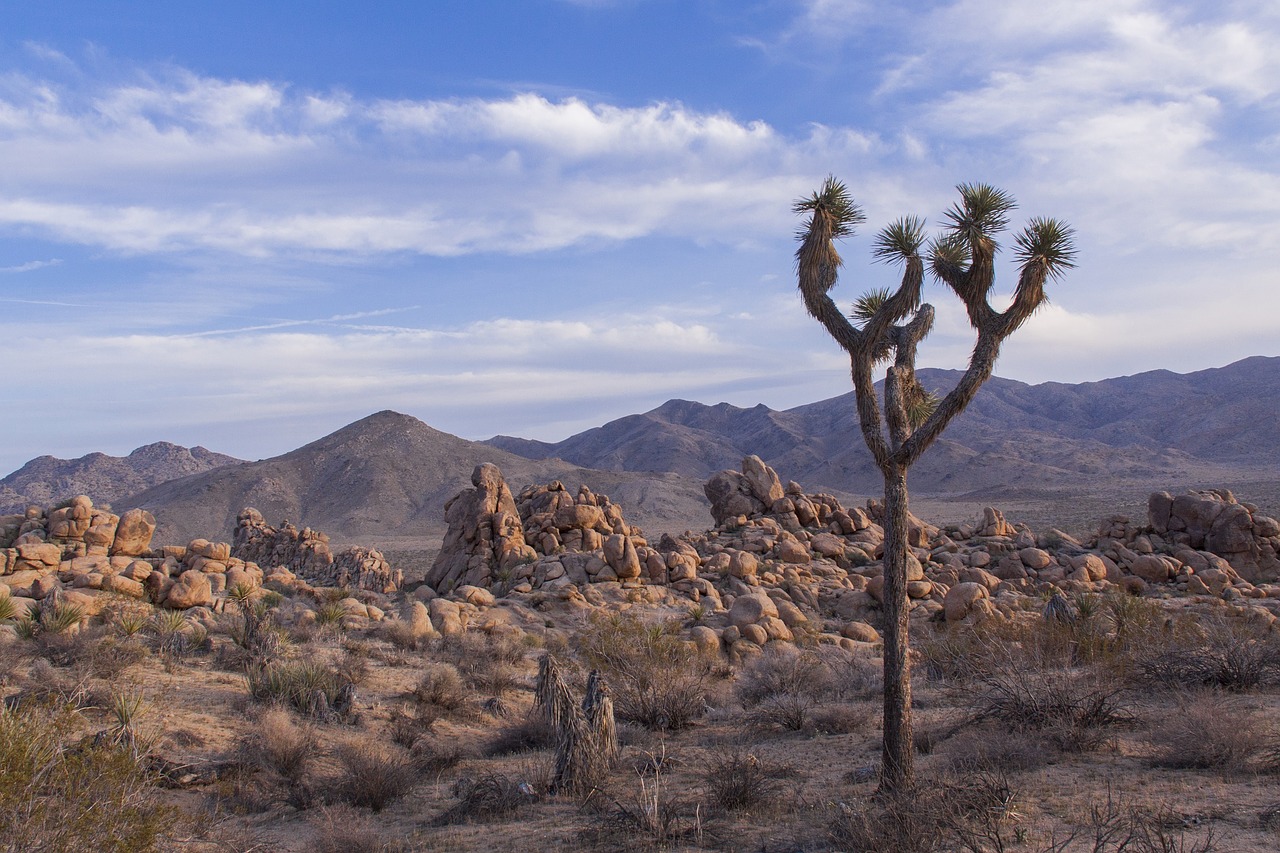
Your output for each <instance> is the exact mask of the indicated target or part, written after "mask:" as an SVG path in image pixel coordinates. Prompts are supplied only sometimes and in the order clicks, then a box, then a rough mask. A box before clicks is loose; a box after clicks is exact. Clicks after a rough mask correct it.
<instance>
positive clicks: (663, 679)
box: [578, 613, 712, 730]
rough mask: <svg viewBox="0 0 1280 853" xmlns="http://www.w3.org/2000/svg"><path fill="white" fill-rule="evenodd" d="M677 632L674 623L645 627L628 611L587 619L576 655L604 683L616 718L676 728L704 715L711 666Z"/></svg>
mask: <svg viewBox="0 0 1280 853" xmlns="http://www.w3.org/2000/svg"><path fill="white" fill-rule="evenodd" d="M678 630H679V625H678V624H648V623H645V622H643V621H641V620H640V619H639V618H637V617H636V616H634V615H632V614H630V613H610V614H593V615H592V616H591V618H590V622H589V624H588V626H587V628H586V630H585V631H583V632H582V634H581V635H580V636H579V638H578V639H579V653H580V654H581V656H582V657H583V659H584V660H586V661H587V663H588V664H589V665H590V666H592V667H594V668H596V669H598V670H599V671H600V673H601V674H602V675H603V676H604V677H605V678H606V679H607V680H608V683H609V686H610V687H611V688H612V690H613V696H614V701H615V703H616V709H617V715H618V719H620V720H625V721H628V722H633V723H636V724H638V725H641V726H644V727H645V728H648V729H659V730H675V729H682V728H685V727H686V726H688V725H689V724H690V723H692V722H693V721H694V720H696V719H698V718H699V717H701V716H702V715H703V714H704V713H705V712H706V708H707V689H708V680H709V679H710V677H711V669H712V663H711V661H710V660H709V659H707V658H705V657H703V656H702V655H701V654H699V653H698V651H697V649H696V648H694V647H693V645H692V644H690V643H687V642H685V641H684V640H682V639H681V638H680V637H679V636H677V633H676V632H677V631H678Z"/></svg>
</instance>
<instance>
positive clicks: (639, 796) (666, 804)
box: [607, 764, 704, 849]
mask: <svg viewBox="0 0 1280 853" xmlns="http://www.w3.org/2000/svg"><path fill="white" fill-rule="evenodd" d="M637 777H638V779H637V782H638V785H637V790H636V791H635V792H634V795H633V796H631V797H630V798H628V799H627V800H626V801H623V800H619V799H615V800H614V801H613V809H612V810H611V811H609V812H608V814H607V820H608V821H609V828H610V829H612V830H613V831H614V832H615V833H622V834H625V835H626V836H627V837H628V839H629V842H630V845H631V846H640V845H644V846H649V847H655V848H658V849H666V848H668V847H670V846H671V845H674V844H679V843H682V842H692V843H693V844H698V843H699V842H701V841H702V835H703V819H704V815H703V808H702V804H701V803H691V802H689V801H688V800H687V799H685V798H682V797H680V796H677V795H675V794H671V793H668V792H667V791H666V786H665V783H664V779H663V771H662V769H661V765H660V764H655V765H654V766H653V769H652V770H651V771H648V772H641V773H638V774H637Z"/></svg>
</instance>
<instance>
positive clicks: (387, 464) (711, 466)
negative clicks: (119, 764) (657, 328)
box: [0, 357, 1280, 549]
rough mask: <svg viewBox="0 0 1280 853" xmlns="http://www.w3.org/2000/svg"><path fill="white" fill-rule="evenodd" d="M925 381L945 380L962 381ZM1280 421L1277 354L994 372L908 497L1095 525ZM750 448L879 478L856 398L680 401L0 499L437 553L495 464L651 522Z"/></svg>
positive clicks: (698, 512) (805, 482)
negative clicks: (1043, 375) (1162, 365)
mask: <svg viewBox="0 0 1280 853" xmlns="http://www.w3.org/2000/svg"><path fill="white" fill-rule="evenodd" d="M919 375H920V379H921V381H922V382H923V384H924V385H925V386H926V387H927V388H930V389H937V390H946V389H947V388H949V387H951V384H952V383H954V382H955V381H956V379H957V378H958V376H959V373H958V372H957V371H945V370H921V371H920V373H919ZM1278 413H1280V358H1268V357H1255V358H1249V359H1245V360H1243V361H1239V362H1236V363H1234V364H1231V365H1228V366H1226V367H1222V368H1215V369H1212V370H1203V371H1197V372H1195V373H1189V374H1184V375H1179V374H1175V373H1170V372H1168V371H1152V372H1149V373H1143V374H1138V375H1136V376H1130V377H1122V378H1119V379H1108V380H1104V381H1102V382H1093V383H1084V384H1080V385H1066V384H1062V383H1044V384H1041V385H1034V386H1032V385H1027V384H1025V383H1021V382H1016V381H1012V380H1007V379H1001V378H992V379H991V380H990V381H989V382H988V383H987V384H986V385H985V386H983V388H982V390H981V391H980V392H979V394H978V396H977V398H976V399H975V400H974V402H973V404H972V405H971V406H970V407H969V409H968V410H967V411H966V412H965V413H964V414H963V415H961V416H960V417H959V418H957V419H956V421H955V422H953V423H952V425H951V426H950V428H949V429H948V430H947V432H946V433H944V437H943V438H942V439H940V440H939V441H938V442H937V443H936V444H935V445H934V446H933V447H932V448H930V449H929V451H928V452H926V454H925V455H924V457H923V458H922V459H921V460H920V461H919V462H918V463H917V464H916V466H915V467H914V468H913V469H912V473H911V486H912V494H913V497H915V498H922V497H928V496H933V497H935V498H936V499H937V502H936V503H937V506H938V507H941V508H942V509H941V510H940V511H946V512H951V511H952V510H953V509H954V511H955V512H957V513H963V514H966V515H967V514H970V513H972V511H973V503H974V502H976V501H980V502H981V503H994V504H996V505H1003V504H1004V502H1005V501H1006V500H1009V499H1014V498H1017V499H1020V500H1022V501H1023V505H1024V506H1025V507H1026V508H1027V510H1028V511H1033V510H1036V504H1035V502H1036V501H1041V498H1044V499H1045V500H1044V501H1041V504H1043V510H1044V513H1052V515H1053V516H1054V518H1055V519H1056V516H1057V515H1058V514H1059V513H1060V512H1061V511H1062V510H1063V509H1064V508H1066V509H1069V510H1071V511H1073V512H1074V513H1075V515H1076V516H1077V517H1076V519H1075V520H1076V521H1077V522H1078V523H1080V524H1091V523H1094V521H1095V520H1096V518H1097V517H1099V516H1098V515H1096V514H1095V513H1097V512H1101V511H1105V510H1106V509H1108V508H1109V507H1110V506H1111V504H1110V501H1111V500H1112V498H1113V497H1114V496H1115V495H1116V494H1118V493H1119V492H1120V491H1125V490H1127V493H1128V495H1129V498H1130V499H1132V500H1134V501H1138V500H1140V501H1141V502H1142V505H1145V499H1146V498H1145V495H1146V492H1145V491H1143V489H1146V488H1148V487H1154V488H1160V489H1166V488H1167V489H1175V490H1176V489H1179V488H1185V487H1192V486H1194V487H1204V486H1212V485H1218V484H1221V483H1229V482H1253V483H1262V484H1263V485H1264V486H1266V484H1268V483H1273V482H1277V481H1278V478H1277V469H1278V468H1280V418H1277V414H1278ZM747 454H757V455H759V456H761V457H762V458H763V459H765V461H767V462H768V463H769V464H770V465H772V466H773V467H774V468H775V469H776V470H777V471H778V473H779V474H780V475H781V476H782V478H783V479H784V481H785V480H795V481H797V482H799V483H800V484H801V485H802V486H803V487H804V488H805V489H806V490H808V491H810V492H813V491H819V490H823V491H832V492H835V493H837V494H841V495H843V496H844V499H847V500H852V501H857V500H859V498H857V497H856V496H857V495H863V496H865V495H878V494H880V491H881V488H882V480H881V478H880V475H879V473H878V472H877V471H876V470H875V468H874V466H873V464H872V462H871V459H870V456H869V454H868V452H867V450H866V447H865V445H864V444H863V441H862V437H861V435H860V433H859V432H858V428H857V421H856V416H855V412H854V402H853V394H852V393H849V394H845V395H841V396H839V397H834V398H831V399H829V400H823V401H820V402H817V403H811V404H808V405H804V406H798V407H796V408H793V409H789V410H786V411H774V410H772V409H770V408H768V407H767V406H764V405H757V406H754V407H751V408H745V409H744V408H739V407H736V406H731V405H729V404H727V403H719V404H717V405H704V404H702V403H696V402H691V401H686V400H670V401H668V402H666V403H664V404H662V405H661V406H659V407H657V408H656V409H653V410H652V411H650V412H646V413H644V414H639V415H629V416H627V417H624V418H619V419H617V420H615V421H611V422H610V423H607V424H605V425H603V426H601V427H597V428H595V429H591V430H587V431H586V432H583V433H580V434H578V435H575V436H571V437H569V438H567V439H565V440H564V441H561V442H554V443H552V442H538V441H531V440H527V439H519V438H511V437H503V436H498V437H495V438H493V439H490V440H489V441H487V442H475V441H468V440H466V439H462V438H459V437H457V436H453V435H450V434H448V433H444V432H441V431H439V430H436V429H433V428H432V427H430V426H428V425H427V424H425V423H423V422H422V421H420V420H418V419H416V418H413V417H410V416H408V415H403V414H399V413H396V412H391V411H384V412H378V413H376V414H373V415H370V416H368V417H366V418H363V419H361V420H359V421H356V422H355V423H352V424H350V425H348V426H346V427H343V428H342V429H340V430H338V431H336V432H334V433H332V434H330V435H328V436H325V437H323V438H320V439H318V440H316V441H313V442H311V443H310V444H307V445H305V446H303V447H300V448H298V449H297V450H294V451H291V452H289V453H285V454H283V455H281V456H277V457H274V458H272V459H266V460H262V461H260V462H241V461H239V460H236V459H234V458H232V457H230V456H224V455H222V454H215V453H211V452H210V451H207V450H205V449H204V448H198V447H197V448H192V449H190V450H188V449H186V448H181V447H179V446H177V445H172V444H168V443H165V442H160V443H157V444H152V445H147V446H146V447H142V448H139V449H138V450H136V451H134V452H133V453H131V454H130V455H129V456H128V457H109V456H105V455H104V454H90V455H89V456H86V457H82V458H81V459H78V460H70V461H68V460H57V459H53V458H52V457H40V458H39V459H34V460H32V461H31V462H29V463H28V464H27V465H24V466H23V467H22V468H21V469H19V470H18V471H16V472H14V473H13V474H11V475H9V476H8V477H6V478H4V479H3V480H0V489H4V490H5V491H0V504H9V505H11V506H12V505H14V504H15V501H14V500H13V498H12V496H14V495H17V496H18V497H19V500H18V501H16V503H18V504H21V505H25V504H26V503H28V502H30V503H41V504H45V505H48V504H50V503H54V502H56V501H57V500H60V499H61V498H62V497H67V496H70V495H74V494H80V493H84V494H88V495H90V496H92V497H93V498H94V499H95V500H99V501H111V502H113V503H115V504H116V505H117V506H118V507H120V508H124V507H125V506H126V505H127V506H129V507H135V506H136V507H142V508H145V509H150V510H151V511H153V512H154V513H155V515H156V517H157V520H158V521H159V523H160V529H159V530H158V532H157V538H156V541H161V542H179V543H181V542H186V541H188V540H190V539H192V538H195V537H198V536H202V537H209V538H229V537H230V535H231V531H232V530H233V529H234V524H235V517H236V515H237V513H238V512H239V511H240V510H241V509H242V508H243V507H245V506H253V507H256V508H257V509H259V510H260V511H262V512H263V514H264V515H265V516H266V517H267V519H268V520H269V521H270V522H271V523H273V524H276V523H279V522H280V521H282V520H285V519H287V520H289V521H292V522H294V523H295V524H298V525H300V526H301V525H307V526H312V527H315V528H318V529H320V530H323V531H324V532H326V533H328V534H330V535H331V536H333V537H334V540H335V542H353V543H359V544H374V545H378V546H383V545H385V544H387V543H391V544H393V545H394V544H395V543H396V542H401V543H403V546H404V547H405V548H411V549H412V548H420V547H425V548H428V549H430V548H432V547H435V546H437V545H438V543H439V537H440V535H441V534H442V533H443V530H444V516H443V511H444V503H445V501H447V500H448V499H449V498H450V497H452V496H453V495H455V494H457V492H458V491H459V490H461V489H463V488H465V487H467V486H468V485H470V482H469V481H470V475H471V472H472V470H473V469H474V468H475V466H476V465H478V464H480V463H481V462H493V463H495V464H497V465H498V466H499V467H500V468H501V469H502V471H503V474H504V475H505V477H506V480H507V483H508V485H509V486H510V487H511V489H512V490H513V491H517V492H518V491H519V490H520V488H522V487H523V486H525V485H529V484H534V483H546V482H548V481H550V480H553V479H559V480H561V481H562V482H564V483H565V485H566V486H568V487H569V488H570V489H571V490H576V489H577V488H578V486H580V485H583V484H585V485H589V486H590V487H591V489H592V490H593V491H595V492H596V493H597V494H606V495H609V496H610V497H611V498H612V499H613V500H614V501H616V502H617V503H619V504H621V505H622V507H623V510H624V512H625V513H626V516H627V518H628V520H629V521H631V522H632V523H634V524H639V525H640V526H641V527H643V528H644V529H645V530H646V531H647V532H649V533H651V534H654V533H658V532H662V531H680V530H684V529H686V528H700V527H702V526H705V525H706V524H708V523H709V521H710V514H709V512H708V507H707V503H706V500H705V497H704V496H703V494H702V484H703V483H704V482H705V480H706V478H707V477H708V476H709V475H710V474H712V473H715V472H716V471H719V470H722V469H724V468H736V467H738V466H739V465H740V463H741V461H742V457H743V456H745V455H747ZM1120 487H1124V488H1120ZM1268 488H1269V487H1268ZM1064 495H1066V496H1069V499H1068V500H1067V502H1066V503H1064V502H1063V501H1064ZM1045 501H1048V503H1045ZM981 503H979V504H978V506H979V507H980V506H981ZM943 504H946V505H947V506H949V507H952V509H946V508H945V507H943V506H942V505H943ZM1111 511H1114V510H1113V509H1112V510H1111ZM1042 517H1045V518H1047V516H1044V515H1042Z"/></svg>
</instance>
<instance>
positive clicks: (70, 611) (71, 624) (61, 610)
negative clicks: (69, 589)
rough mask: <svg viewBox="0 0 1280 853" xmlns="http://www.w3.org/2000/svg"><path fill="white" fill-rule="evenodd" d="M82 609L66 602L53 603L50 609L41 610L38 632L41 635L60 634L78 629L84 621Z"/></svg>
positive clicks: (77, 605)
mask: <svg viewBox="0 0 1280 853" xmlns="http://www.w3.org/2000/svg"><path fill="white" fill-rule="evenodd" d="M84 618H85V612H84V608H83V607H81V606H80V605H79V604H72V603H70V602H66V601H58V602H55V603H54V605H53V607H51V608H43V607H42V608H41V609H40V617H39V623H40V624H39V632H40V633H43V634H62V633H64V632H67V631H70V630H72V629H74V628H79V627H80V624H81V623H82V622H83V621H84Z"/></svg>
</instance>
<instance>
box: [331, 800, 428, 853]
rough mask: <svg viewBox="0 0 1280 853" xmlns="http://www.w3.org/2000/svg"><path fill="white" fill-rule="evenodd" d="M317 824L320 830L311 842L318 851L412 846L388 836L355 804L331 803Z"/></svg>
mask: <svg viewBox="0 0 1280 853" xmlns="http://www.w3.org/2000/svg"><path fill="white" fill-rule="evenodd" d="M313 824H315V825H316V827H317V830H318V831H317V832H316V833H315V834H314V840H313V841H312V842H311V845H312V847H313V849H314V850H315V851H316V853H396V852H397V851H401V850H406V849H408V848H406V847H405V845H404V844H403V843H402V842H400V841H389V840H384V839H383V837H382V831H381V830H380V829H379V828H378V826H377V824H375V823H374V822H373V821H372V820H370V819H369V818H368V816H366V815H365V814H363V813H361V812H359V811H356V810H355V809H353V808H352V807H351V806H347V805H342V804H338V805H333V806H327V807H325V808H324V809H322V810H321V812H320V814H319V816H318V818H317V819H316V820H314V821H313Z"/></svg>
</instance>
